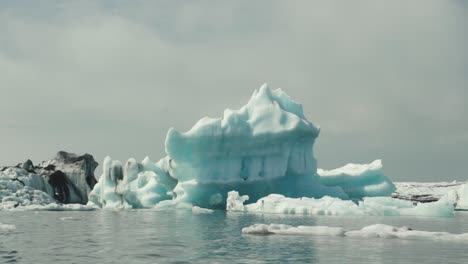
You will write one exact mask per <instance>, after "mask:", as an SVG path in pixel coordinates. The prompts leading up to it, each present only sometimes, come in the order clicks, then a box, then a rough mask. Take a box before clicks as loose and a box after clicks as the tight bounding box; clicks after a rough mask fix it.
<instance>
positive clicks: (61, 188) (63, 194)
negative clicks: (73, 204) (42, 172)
mask: <svg viewBox="0 0 468 264" xmlns="http://www.w3.org/2000/svg"><path fill="white" fill-rule="evenodd" d="M49 184H50V185H51V186H52V189H53V191H54V199H55V200H57V201H58V202H60V203H64V204H66V203H69V202H70V189H68V185H69V184H70V183H69V181H68V179H67V176H66V175H65V173H63V172H62V171H60V170H58V171H54V172H53V173H52V174H51V175H50V176H49Z"/></svg>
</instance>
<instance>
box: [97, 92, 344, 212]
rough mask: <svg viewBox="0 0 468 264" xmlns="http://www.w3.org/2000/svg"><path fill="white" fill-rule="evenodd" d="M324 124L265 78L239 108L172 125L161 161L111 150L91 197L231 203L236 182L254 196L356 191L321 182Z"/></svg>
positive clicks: (215, 205)
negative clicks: (122, 158) (182, 127)
mask: <svg viewBox="0 0 468 264" xmlns="http://www.w3.org/2000/svg"><path fill="white" fill-rule="evenodd" d="M319 131H320V130H319V128H318V127H316V126H315V125H314V124H312V123H311V122H309V121H308V120H307V119H306V117H305V116H304V113H303V110H302V105H301V104H299V103H297V102H295V101H293V100H292V99H291V98H290V97H289V96H288V95H287V94H286V93H284V92H283V91H282V90H281V89H276V90H272V89H270V88H269V87H268V86H267V85H263V86H261V87H260V89H258V90H255V91H254V93H253V95H252V97H251V99H250V100H249V102H248V103H247V104H246V105H245V106H243V107H242V108H240V109H239V110H231V109H226V110H225V111H224V114H223V117H221V118H207V117H205V118H202V119H201V120H200V121H198V122H197V123H196V124H195V125H194V126H193V127H192V129H190V130H189V131H187V132H185V133H180V132H178V131H177V130H175V129H174V128H171V129H170V130H169V131H168V133H167V137H166V142H165V150H166V154H167V156H166V157H165V158H163V159H161V160H160V161H159V162H158V163H152V162H150V161H149V159H146V160H144V161H143V162H141V163H138V162H136V161H135V160H134V159H130V160H129V161H128V162H127V163H126V165H125V167H123V166H122V164H121V163H120V162H119V161H113V160H112V159H111V158H106V159H105V161H104V165H103V175H102V176H101V178H100V180H99V182H98V183H97V184H96V186H95V188H94V189H93V190H92V192H91V193H90V195H89V200H90V204H94V205H98V206H100V207H110V208H111V207H119V206H120V207H133V208H142V207H152V206H154V205H156V204H158V203H159V202H161V201H165V200H171V199H172V200H174V202H176V203H188V204H192V205H195V206H199V207H203V208H211V209H224V208H225V206H226V203H225V201H226V198H227V193H228V192H229V191H231V190H238V191H241V192H242V193H244V194H248V195H249V197H250V199H251V200H254V201H255V200H256V199H259V198H261V197H264V196H266V195H268V194H271V193H277V194H282V195H286V196H288V197H302V196H307V197H316V198H320V197H323V196H326V195H329V196H334V197H340V198H343V199H348V198H349V197H348V195H347V194H346V193H345V192H344V191H343V190H342V188H340V187H339V186H325V185H323V184H321V183H320V177H319V176H318V175H317V162H316V160H315V157H314V155H313V145H314V142H315V139H316V138H317V136H318V135H319Z"/></svg>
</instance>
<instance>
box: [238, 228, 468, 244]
mask: <svg viewBox="0 0 468 264" xmlns="http://www.w3.org/2000/svg"><path fill="white" fill-rule="evenodd" d="M242 233H243V234H250V235H301V236H342V237H359V238H394V239H403V240H428V241H451V242H454V241H455V242H464V243H468V233H461V234H453V233H448V232H433V231H422V230H413V229H411V228H408V227H405V226H403V227H396V226H391V225H384V224H375V225H370V226H366V227H363V228H362V229H359V230H345V229H344V228H342V227H331V226H297V227H295V226H289V225H283V224H270V225H266V224H255V225H252V226H249V227H244V228H243V229H242Z"/></svg>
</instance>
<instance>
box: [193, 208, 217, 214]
mask: <svg viewBox="0 0 468 264" xmlns="http://www.w3.org/2000/svg"><path fill="white" fill-rule="evenodd" d="M213 212H214V211H213V210H211V209H206V208H201V207H198V206H194V207H192V213H194V214H212V213H213Z"/></svg>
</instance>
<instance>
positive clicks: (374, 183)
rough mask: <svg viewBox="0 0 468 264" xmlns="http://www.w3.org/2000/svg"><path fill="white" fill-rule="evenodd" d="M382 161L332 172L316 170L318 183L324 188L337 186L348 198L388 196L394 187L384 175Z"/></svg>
mask: <svg viewBox="0 0 468 264" xmlns="http://www.w3.org/2000/svg"><path fill="white" fill-rule="evenodd" d="M382 167H383V166H382V161H381V160H375V161H374V162H372V163H370V164H352V163H350V164H347V165H345V166H343V167H341V168H338V169H334V170H322V169H318V170H317V174H318V175H319V176H320V182H321V183H322V184H324V185H326V186H339V187H341V188H342V189H343V191H344V192H345V193H346V194H347V195H348V196H349V198H354V199H362V198H363V197H372V196H390V195H391V194H392V193H393V192H394V191H395V189H396V188H395V185H394V184H393V183H392V181H390V179H389V178H388V177H387V176H385V175H384V173H383V169H382Z"/></svg>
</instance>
